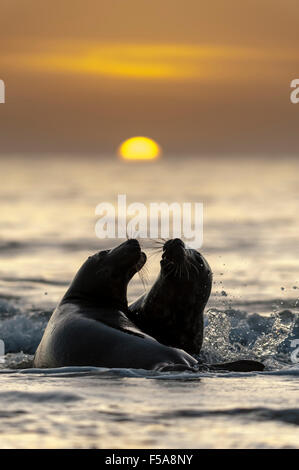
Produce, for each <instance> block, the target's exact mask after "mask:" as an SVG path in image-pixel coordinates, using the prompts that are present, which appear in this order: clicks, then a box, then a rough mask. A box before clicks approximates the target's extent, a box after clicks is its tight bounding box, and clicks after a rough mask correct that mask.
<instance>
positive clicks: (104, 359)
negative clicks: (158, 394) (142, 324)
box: [34, 240, 197, 370]
mask: <svg viewBox="0 0 299 470" xmlns="http://www.w3.org/2000/svg"><path fill="white" fill-rule="evenodd" d="M145 262H146V256H145V254H144V253H143V252H141V249H140V245H139V243H138V241H137V240H128V241H126V242H125V243H123V244H121V245H120V246H118V247H116V248H114V249H112V250H106V251H101V252H99V253H97V254H95V255H93V256H90V257H89V258H88V259H87V260H86V262H85V263H84V264H83V266H82V267H81V268H80V269H79V271H78V273H77V274H76V276H75V278H74V280H73V282H72V283H71V285H70V287H69V289H68V290H67V292H66V294H65V295H64V297H63V299H62V300H61V302H60V304H59V305H58V307H57V308H56V310H55V311H54V313H53V314H52V316H51V318H50V320H49V323H48V325H47V327H46V330H45V332H44V335H43V337H42V340H41V342H40V344H39V346H38V348H37V351H36V354H35V358H34V366H35V367H63V366H98V367H112V368H127V367H129V368H137V369H138V368H142V369H157V370H193V367H194V366H196V364H197V361H196V360H195V359H194V358H193V357H191V356H190V355H189V354H187V353H186V352H184V351H180V350H179V349H174V348H171V347H167V346H165V345H162V344H160V343H159V342H158V341H156V340H155V339H154V338H151V337H150V336H148V335H146V334H144V333H143V332H141V331H140V330H139V329H138V328H137V327H136V326H135V325H134V324H133V323H132V322H131V321H130V320H129V319H128V318H127V316H126V313H127V311H128V304H127V285H128V282H129V281H130V279H131V278H132V277H133V276H134V274H135V273H136V272H137V271H138V270H139V269H141V267H142V266H143V265H144V263H145Z"/></svg>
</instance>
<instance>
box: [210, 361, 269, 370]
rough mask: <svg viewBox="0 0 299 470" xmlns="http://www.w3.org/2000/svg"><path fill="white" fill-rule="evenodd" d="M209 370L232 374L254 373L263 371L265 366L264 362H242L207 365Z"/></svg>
mask: <svg viewBox="0 0 299 470" xmlns="http://www.w3.org/2000/svg"><path fill="white" fill-rule="evenodd" d="M207 367H208V369H209V370H223V371H232V372H253V371H263V370H264V369H265V366H264V364H263V363H262V362H258V361H249V360H240V361H234V362H224V363H221V364H207Z"/></svg>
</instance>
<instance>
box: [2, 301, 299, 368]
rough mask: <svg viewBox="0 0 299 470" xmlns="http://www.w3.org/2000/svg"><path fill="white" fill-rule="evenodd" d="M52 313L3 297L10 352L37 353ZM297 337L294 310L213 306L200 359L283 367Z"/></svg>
mask: <svg viewBox="0 0 299 470" xmlns="http://www.w3.org/2000/svg"><path fill="white" fill-rule="evenodd" d="M50 315H51V310H38V309H36V308H33V307H32V306H30V305H27V306H22V305H21V304H20V302H17V301H14V300H12V299H3V298H2V299H1V298H0V339H2V340H3V341H4V343H5V351H6V353H10V354H12V353H13V354H16V353H21V352H22V353H24V354H27V355H32V354H34V353H35V351H36V348H37V346H38V344H39V342H40V340H41V338H42V335H43V332H44V329H45V327H46V325H47V322H48V320H49V317H50ZM295 339H299V315H298V313H296V312H293V311H292V310H291V309H286V310H282V311H280V312H275V313H273V314H272V315H270V316H263V315H260V314H258V313H248V312H247V311H246V310H236V309H232V308H229V309H220V308H213V309H209V310H208V311H207V313H206V315H205V339H204V344H203V348H202V352H201V354H200V356H199V359H200V360H201V361H203V362H205V363H216V362H227V361H234V360H238V359H252V360H259V361H263V362H264V363H265V364H266V367H267V369H268V370H274V369H281V368H283V367H285V366H288V365H291V364H292V363H293V362H294V350H295V346H294V340H295ZM295 359H296V358H295ZM295 362H296V361H295Z"/></svg>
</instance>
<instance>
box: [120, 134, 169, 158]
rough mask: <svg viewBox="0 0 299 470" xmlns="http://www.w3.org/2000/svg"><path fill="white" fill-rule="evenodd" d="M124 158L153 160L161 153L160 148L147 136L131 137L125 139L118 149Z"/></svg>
mask: <svg viewBox="0 0 299 470" xmlns="http://www.w3.org/2000/svg"><path fill="white" fill-rule="evenodd" d="M118 154H119V155H120V157H121V158H123V159H124V160H155V159H157V158H158V157H159V156H160V155H161V148H160V147H159V145H158V144H157V142H155V141H154V140H152V139H149V138H148V137H140V136H138V137H131V138H130V139H127V140H125V141H124V142H123V143H122V144H121V145H120V146H119V149H118Z"/></svg>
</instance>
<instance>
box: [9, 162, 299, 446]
mask: <svg viewBox="0 0 299 470" xmlns="http://www.w3.org/2000/svg"><path fill="white" fill-rule="evenodd" d="M0 166H1V175H2V178H1V185H0V204H1V212H0V260H1V262H0V339H3V340H4V342H5V347H6V355H5V357H4V358H2V359H3V360H2V363H0V403H1V406H0V433H1V438H0V447H2V448H7V447H8V448H36V447H38V448H65V447H67V448H178V447H179V448H298V447H299V407H298V378H299V362H297V360H298V361H299V354H298V359H297V354H296V347H295V346H294V343H292V341H294V340H296V339H298V340H299V316H298V308H299V279H298V268H299V256H298V255H299V247H298V232H299V230H298V229H299V221H298V215H297V211H298V200H299V198H298V196H299V185H298V174H299V161H298V160H297V161H296V159H294V158H289V157H286V156H282V157H281V158H279V159H274V160H272V159H270V158H263V157H262V156H261V157H260V158H257V157H254V158H250V157H246V158H239V159H238V158H229V157H223V158H221V159H220V158H199V157H198V158H194V157H187V156H186V157H184V158H183V157H181V158H178V157H173V158H168V159H167V158H162V159H161V160H160V161H158V162H151V163H130V164H127V163H125V162H121V161H119V160H117V159H115V157H110V158H109V157H108V156H107V157H105V158H104V157H103V158H95V157H94V158H91V157H90V158H87V157H86V156H82V158H79V157H77V158H70V157H67V156H63V155H62V156H55V157H53V156H48V157H43V158H37V157H35V158H31V157H28V156H27V157H22V156H18V157H11V156H9V157H7V158H2V160H1V162H0ZM118 194H126V195H127V200H128V203H131V202H143V203H145V204H148V203H150V202H162V201H165V202H169V203H170V202H203V204H204V228H203V230H204V242H203V246H202V248H201V249H200V250H201V252H202V253H203V254H204V255H205V257H206V258H207V260H208V262H209V263H210V265H211V267H212V270H213V273H214V284H213V291H212V295H211V298H210V301H209V304H208V306H207V308H206V314H205V340H204V345H203V350H202V353H201V357H202V359H203V360H206V361H209V362H218V361H228V360H234V359H237V358H244V359H246V358H247V359H257V360H262V361H263V362H264V363H265V364H266V370H265V372H262V373H246V374H245V373H220V372H219V373H208V372H205V373H198V374H190V373H186V372H185V373H163V374H162V373H153V372H149V371H143V370H136V369H135V370H134V369H132V370H128V369H125V370H121V369H110V370H109V369H103V368H91V367H85V368H82V367H81V368H80V367H77V368H61V369H50V370H40V369H33V368H32V358H33V354H34V352H35V350H36V347H37V345H38V343H39V341H40V339H41V337H42V334H43V330H44V328H45V326H46V324H47V321H48V319H49V316H50V315H51V312H52V311H53V309H54V307H55V305H56V304H57V303H58V301H59V300H60V298H61V297H62V295H63V293H64V292H65V290H66V288H67V286H68V284H69V282H70V281H71V279H72V277H73V276H74V274H75V273H76V271H77V269H78V268H79V267H80V265H81V264H82V262H83V261H84V260H85V259H86V257H87V256H88V255H90V254H91V253H94V252H95V251H97V250H99V249H101V248H103V247H107V246H115V245H116V244H117V243H118V241H115V240H99V239H98V238H97V237H96V235H95V223H96V221H97V216H96V215H95V207H96V205H97V204H98V203H100V202H105V201H106V202H112V203H116V201H117V195H118ZM144 245H145V248H146V251H147V254H148V263H147V275H145V273H143V276H141V277H139V276H138V275H136V276H135V277H134V278H133V280H132V281H131V283H130V285H129V292H128V295H129V299H130V300H133V299H135V298H136V297H138V296H139V295H141V294H142V293H143V292H144V289H145V288H149V287H150V286H151V284H152V282H153V280H154V279H155V277H156V276H157V273H158V270H159V258H160V252H159V251H156V250H153V249H151V246H150V243H148V241H147V243H145V244H144ZM298 346H299V345H298Z"/></svg>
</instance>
